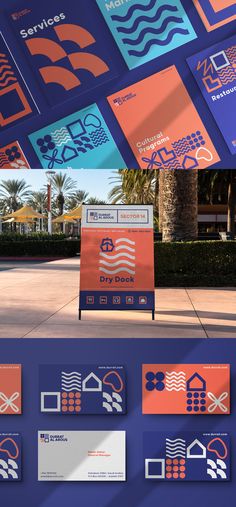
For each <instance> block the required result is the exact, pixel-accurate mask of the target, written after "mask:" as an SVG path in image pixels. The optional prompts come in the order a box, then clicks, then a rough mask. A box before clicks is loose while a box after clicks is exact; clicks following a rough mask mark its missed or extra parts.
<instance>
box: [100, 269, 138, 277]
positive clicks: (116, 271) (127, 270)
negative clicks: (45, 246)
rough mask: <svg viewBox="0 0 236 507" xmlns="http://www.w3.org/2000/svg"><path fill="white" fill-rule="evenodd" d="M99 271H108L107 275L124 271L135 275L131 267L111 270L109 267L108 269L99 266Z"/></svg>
mask: <svg viewBox="0 0 236 507" xmlns="http://www.w3.org/2000/svg"><path fill="white" fill-rule="evenodd" d="M99 271H102V272H103V273H106V274H107V275H116V273H120V272H122V271H124V272H126V273H129V274H130V275H135V271H132V270H131V269H129V268H118V269H114V270H113V271H109V269H106V268H99Z"/></svg>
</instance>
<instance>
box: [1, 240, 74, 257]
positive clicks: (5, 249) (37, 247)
mask: <svg viewBox="0 0 236 507" xmlns="http://www.w3.org/2000/svg"><path fill="white" fill-rule="evenodd" d="M79 251H80V240H72V241H70V240H66V239H64V238H62V239H61V238H60V239H59V238H56V239H55V238H54V239H53V238H49V237H47V238H44V239H43V240H42V239H37V238H32V237H30V238H28V239H25V240H24V241H22V240H19V241H18V240H15V241H14V240H12V241H11V240H10V241H8V240H6V239H5V240H3V241H2V238H1V237H0V257H74V256H75V255H76V254H78V253H79Z"/></svg>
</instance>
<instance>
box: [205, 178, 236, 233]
mask: <svg viewBox="0 0 236 507" xmlns="http://www.w3.org/2000/svg"><path fill="white" fill-rule="evenodd" d="M199 199H200V203H201V204H205V203H207V204H208V203H209V204H219V203H221V204H227V205H228V221H227V231H228V232H230V233H231V234H232V236H233V237H234V236H235V213H236V171H235V170H234V169H223V170H220V171H200V172H199Z"/></svg>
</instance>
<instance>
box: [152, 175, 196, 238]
mask: <svg viewBox="0 0 236 507" xmlns="http://www.w3.org/2000/svg"><path fill="white" fill-rule="evenodd" d="M160 189H161V198H160V213H159V215H160V223H161V228H162V238H163V241H166V242H170V241H187V240H194V239H196V238H197V235H198V220H197V218H198V171H197V170H196V169H191V170H178V169H176V170H174V169H170V170H167V169H165V170H161V171H160Z"/></svg>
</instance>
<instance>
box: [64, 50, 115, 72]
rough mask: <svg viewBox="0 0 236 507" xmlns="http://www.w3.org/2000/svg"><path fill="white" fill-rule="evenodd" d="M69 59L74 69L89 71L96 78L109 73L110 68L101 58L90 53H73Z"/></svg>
mask: <svg viewBox="0 0 236 507" xmlns="http://www.w3.org/2000/svg"><path fill="white" fill-rule="evenodd" d="M68 58H69V60H70V63H71V65H72V67H73V68H74V69H76V70H78V69H85V70H88V71H89V72H91V74H93V75H94V76H95V77H97V76H101V74H104V73H105V72H108V71H109V67H108V66H107V64H106V63H105V62H104V61H103V60H101V58H99V57H98V56H95V55H91V54H90V53H72V54H71V55H69V56H68Z"/></svg>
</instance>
